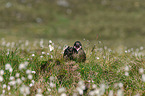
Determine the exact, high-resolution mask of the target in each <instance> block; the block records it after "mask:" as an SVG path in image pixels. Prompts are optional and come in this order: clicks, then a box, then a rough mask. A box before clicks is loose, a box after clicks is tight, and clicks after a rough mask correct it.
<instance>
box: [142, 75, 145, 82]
mask: <svg viewBox="0 0 145 96" xmlns="http://www.w3.org/2000/svg"><path fill="white" fill-rule="evenodd" d="M142 81H143V82H145V74H142Z"/></svg>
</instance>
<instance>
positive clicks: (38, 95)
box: [35, 94, 43, 96]
mask: <svg viewBox="0 0 145 96" xmlns="http://www.w3.org/2000/svg"><path fill="white" fill-rule="evenodd" d="M35 96H43V95H42V94H36V95H35Z"/></svg>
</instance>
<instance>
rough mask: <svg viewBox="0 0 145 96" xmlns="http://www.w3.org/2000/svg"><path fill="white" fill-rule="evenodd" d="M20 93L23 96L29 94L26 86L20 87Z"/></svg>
mask: <svg viewBox="0 0 145 96" xmlns="http://www.w3.org/2000/svg"><path fill="white" fill-rule="evenodd" d="M20 93H21V94H23V95H28V94H30V90H29V87H28V86H26V85H22V86H21V87H20Z"/></svg>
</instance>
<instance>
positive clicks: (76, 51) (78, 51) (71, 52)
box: [63, 41, 86, 62]
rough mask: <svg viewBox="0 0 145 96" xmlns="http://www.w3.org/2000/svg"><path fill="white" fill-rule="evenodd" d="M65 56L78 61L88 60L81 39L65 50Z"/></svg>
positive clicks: (66, 58) (67, 58)
mask: <svg viewBox="0 0 145 96" xmlns="http://www.w3.org/2000/svg"><path fill="white" fill-rule="evenodd" d="M63 57H64V59H65V60H74V61H76V62H85V60H86V54H85V52H84V50H83V48H82V44H81V43H80V42H79V41H76V42H75V43H74V46H73V47H70V46H68V47H67V48H66V49H65V51H64V55H63Z"/></svg>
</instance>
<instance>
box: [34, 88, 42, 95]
mask: <svg viewBox="0 0 145 96" xmlns="http://www.w3.org/2000/svg"><path fill="white" fill-rule="evenodd" d="M35 96H43V95H42V90H41V89H37V94H36V95H35Z"/></svg>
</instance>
